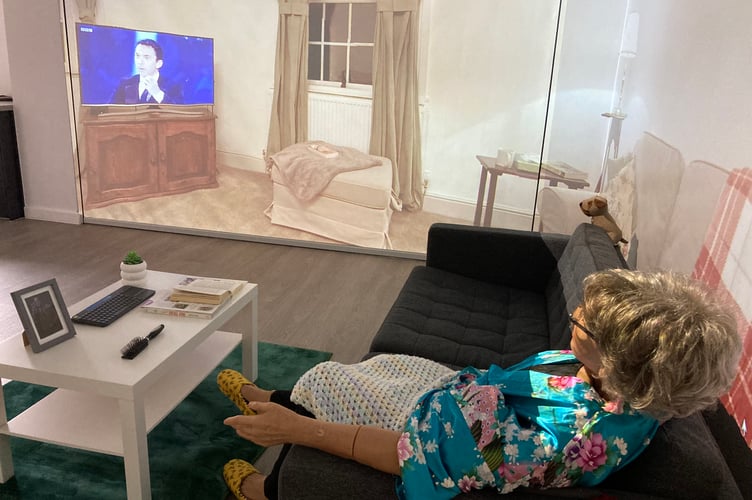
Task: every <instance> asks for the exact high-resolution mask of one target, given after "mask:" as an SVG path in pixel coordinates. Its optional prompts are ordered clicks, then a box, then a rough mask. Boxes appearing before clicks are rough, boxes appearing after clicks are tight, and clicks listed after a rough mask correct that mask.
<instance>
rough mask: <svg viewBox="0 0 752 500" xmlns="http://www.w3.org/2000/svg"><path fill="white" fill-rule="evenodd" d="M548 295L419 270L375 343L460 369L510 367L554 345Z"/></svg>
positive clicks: (382, 349)
mask: <svg viewBox="0 0 752 500" xmlns="http://www.w3.org/2000/svg"><path fill="white" fill-rule="evenodd" d="M547 318H548V313H547V310H546V299H545V297H544V295H543V294H542V293H536V292H533V291H527V290H520V289H517V288H511V287H505V286H503V285H495V284H491V283H486V282H483V281H479V280H475V279H472V278H466V277H464V276H460V275H457V274H454V273H450V272H447V271H443V270H441V269H436V268H432V267H424V266H418V267H416V268H415V269H413V271H412V273H411V274H410V276H409V277H408V279H407V281H406V283H405V286H404V287H403V289H402V291H401V292H400V294H399V296H398V297H397V300H396V301H395V303H394V305H393V306H392V309H391V310H390V311H389V313H388V314H387V316H386V318H385V319H384V323H383V324H382V325H381V328H380V329H379V331H378V333H377V334H376V337H375V338H374V340H373V343H372V344H371V351H372V352H393V353H402V354H412V355H414V356H421V357H425V358H429V359H433V360H435V361H438V362H440V363H444V364H447V365H449V366H452V367H455V368H464V367H465V366H469V365H472V366H475V367H477V368H488V366H489V365H491V364H497V365H499V366H509V365H511V364H514V363H517V362H518V361H521V360H523V359H524V358H525V357H527V356H529V355H530V353H533V352H538V351H542V350H546V349H548V348H549V346H548V326H547V322H548V319H547Z"/></svg>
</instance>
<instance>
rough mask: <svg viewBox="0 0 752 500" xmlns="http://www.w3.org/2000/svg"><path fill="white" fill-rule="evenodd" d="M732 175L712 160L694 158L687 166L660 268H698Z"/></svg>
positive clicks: (669, 222) (678, 269) (681, 269)
mask: <svg viewBox="0 0 752 500" xmlns="http://www.w3.org/2000/svg"><path fill="white" fill-rule="evenodd" d="M728 176H729V172H728V171H727V170H724V169H723V168H721V167H719V166H717V165H713V164H712V163H707V162H704V161H693V162H691V163H690V164H689V165H687V168H685V169H684V175H683V176H682V180H681V187H680V188H679V194H678V195H677V196H676V202H675V203H674V210H673V212H672V213H671V219H670V220H669V221H668V225H667V226H666V227H665V228H664V229H665V231H666V242H665V244H664V245H663V251H662V252H661V256H660V259H659V260H658V267H659V268H662V269H671V270H673V271H679V272H683V273H691V272H692V271H693V270H694V267H695V262H697V257H699V255H700V248H701V247H702V244H703V243H704V242H705V236H706V234H707V231H708V226H710V221H712V220H713V215H714V214H715V211H716V206H717V205H718V200H719V198H720V196H721V192H722V191H723V188H724V187H725V185H726V180H727V179H728ZM698 193H702V196H698Z"/></svg>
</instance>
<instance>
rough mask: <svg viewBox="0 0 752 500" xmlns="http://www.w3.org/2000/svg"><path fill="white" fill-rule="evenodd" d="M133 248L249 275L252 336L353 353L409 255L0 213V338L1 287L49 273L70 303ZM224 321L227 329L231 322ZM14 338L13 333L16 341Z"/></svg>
mask: <svg viewBox="0 0 752 500" xmlns="http://www.w3.org/2000/svg"><path fill="white" fill-rule="evenodd" d="M129 250H137V251H138V252H139V253H140V254H141V255H142V256H143V257H144V259H145V260H146V261H147V263H148V266H149V268H150V269H156V270H161V271H168V272H173V273H184V274H194V275H200V276H217V277H227V278H236V279H245V280H248V281H250V282H253V283H258V284H259V307H258V310H259V323H258V324H259V340H262V341H266V342H274V343H278V344H285V345H292V346H298V347H305V348H310V349H318V350H322V351H330V352H332V353H333V359H334V360H337V361H342V362H344V363H352V362H356V361H358V360H359V359H360V358H361V357H362V356H363V354H365V353H366V352H367V351H368V346H369V345H370V342H371V339H372V338H373V336H374V334H375V333H376V331H377V329H378V327H379V325H380V324H381V322H382V320H383V319H384V316H385V315H386V313H387V311H388V310H389V308H390V307H391V305H392V303H393V302H394V299H395V297H396V296H397V294H398V292H399V290H400V288H401V287H402V284H403V283H404V281H405V279H406V277H407V275H408V274H409V272H410V270H411V269H412V268H413V267H414V266H416V265H418V264H420V263H421V261H419V260H415V259H407V258H401V257H388V256H375V255H365V254H357V253H347V252H338V251H331V250H315V249H308V248H301V247H293V246H283V245H275V244H266V243H254V242H247V241H238V240H230V239H220V238H212V237H203V236H191V235H183V234H176V233H167V232H156V231H147V230H138V229H127V228H119V227H112V226H102V225H93V224H83V225H71V224H60V223H53V222H43V221H34V220H27V219H17V220H14V221H9V220H0V341H1V340H3V339H5V338H8V337H10V336H13V335H17V334H18V333H19V332H20V331H21V322H20V320H19V319H18V315H17V313H16V310H15V307H14V306H13V302H12V300H11V297H10V292H12V291H14V290H19V289H21V288H24V287H26V286H29V285H33V284H35V283H39V282H41V281H44V280H47V279H49V278H53V277H54V278H56V279H57V282H58V284H59V285H60V290H61V292H62V294H63V298H64V300H65V302H66V303H68V304H73V303H75V302H78V301H79V300H81V299H83V298H85V297H86V296H88V295H89V294H91V293H93V292H95V291H97V290H98V289H100V288H102V287H104V286H106V285H108V284H110V283H112V282H114V281H117V280H118V279H120V275H119V267H118V266H119V262H120V259H121V258H122V257H123V256H124V255H125V253H127V252H128V251H129ZM233 326H234V325H232V324H231V325H230V327H228V328H232V327H233ZM19 342H20V340H19Z"/></svg>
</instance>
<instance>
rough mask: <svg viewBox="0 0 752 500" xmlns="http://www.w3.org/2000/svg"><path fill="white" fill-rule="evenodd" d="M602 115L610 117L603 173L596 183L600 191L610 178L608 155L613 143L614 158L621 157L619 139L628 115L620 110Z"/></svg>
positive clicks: (596, 189) (597, 189)
mask: <svg viewBox="0 0 752 500" xmlns="http://www.w3.org/2000/svg"><path fill="white" fill-rule="evenodd" d="M601 116H605V117H606V118H608V119H609V120H610V121H609V124H608V139H606V150H605V151H604V152H603V163H602V164H601V173H600V175H599V176H598V183H597V184H596V185H595V192H596V193H600V192H601V189H602V188H603V187H605V185H606V181H607V180H608V156H609V153H610V152H611V146H612V145H613V150H614V158H618V157H619V139H620V138H621V124H622V122H623V121H624V119H625V118H626V117H627V115H626V114H624V113H622V112H621V111H620V110H618V109H617V111H614V112H611V113H601Z"/></svg>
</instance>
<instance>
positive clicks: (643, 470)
mask: <svg viewBox="0 0 752 500" xmlns="http://www.w3.org/2000/svg"><path fill="white" fill-rule="evenodd" d="M601 487H603V488H616V489H624V490H628V491H633V492H637V493H646V494H651V495H656V496H660V497H665V498H723V499H734V498H739V499H741V498H742V495H741V492H740V491H739V488H738V487H737V485H736V482H735V480H734V476H733V475H732V474H731V470H730V469H729V468H728V466H727V465H726V460H725V459H724V457H723V454H722V453H721V450H720V449H719V448H718V444H717V443H716V441H715V438H714V437H713V435H712V433H711V432H710V430H709V429H708V426H707V425H706V423H705V420H704V419H703V417H702V414H701V413H699V412H698V413H695V414H693V415H690V416H689V417H686V418H675V419H672V420H669V421H668V422H666V423H665V424H663V425H661V426H660V427H659V428H658V432H657V433H656V434H655V436H654V437H653V440H652V441H651V443H650V446H648V447H647V448H646V449H645V451H644V452H642V454H641V455H640V456H639V457H638V458H637V460H635V461H633V462H631V463H630V464H629V465H627V466H625V467H624V468H623V469H622V470H620V471H618V472H616V473H614V474H612V475H611V476H609V477H608V478H607V479H606V480H605V481H604V482H603V483H602V484H601Z"/></svg>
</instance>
